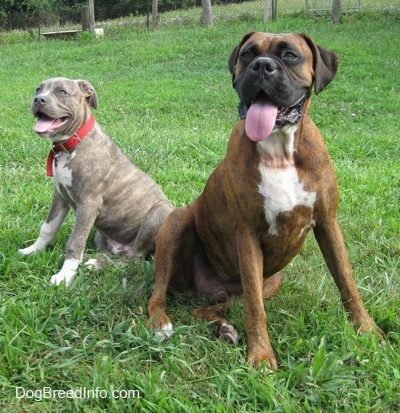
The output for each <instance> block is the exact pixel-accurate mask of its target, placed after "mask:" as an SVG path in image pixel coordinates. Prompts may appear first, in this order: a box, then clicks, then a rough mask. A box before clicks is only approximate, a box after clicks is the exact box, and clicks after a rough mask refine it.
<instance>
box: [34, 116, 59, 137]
mask: <svg viewBox="0 0 400 413" xmlns="http://www.w3.org/2000/svg"><path fill="white" fill-rule="evenodd" d="M54 122H55V119H50V118H48V117H46V116H41V117H40V118H38V120H37V122H36V124H35V132H37V133H45V132H47V131H48V130H49V129H52V128H53V127H54Z"/></svg>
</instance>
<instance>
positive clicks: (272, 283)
mask: <svg viewBox="0 0 400 413" xmlns="http://www.w3.org/2000/svg"><path fill="white" fill-rule="evenodd" d="M282 282H283V273H282V271H279V272H277V273H275V274H274V275H271V276H270V277H267V278H264V279H263V298H266V299H269V298H272V297H273V296H274V295H275V294H276V293H277V292H278V291H279V288H280V287H281V285H282Z"/></svg>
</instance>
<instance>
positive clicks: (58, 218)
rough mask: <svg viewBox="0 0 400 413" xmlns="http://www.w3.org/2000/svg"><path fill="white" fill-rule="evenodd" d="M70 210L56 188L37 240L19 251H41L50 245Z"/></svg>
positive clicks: (28, 252) (30, 252) (24, 253)
mask: <svg viewBox="0 0 400 413" xmlns="http://www.w3.org/2000/svg"><path fill="white" fill-rule="evenodd" d="M68 211H69V206H68V205H67V203H66V202H65V201H64V199H63V198H62V197H61V195H60V194H59V193H58V191H57V190H56V189H55V188H54V190H53V199H52V202H51V206H50V210H49V213H48V214H47V218H46V220H45V222H44V223H43V225H42V227H41V228H40V233H39V236H38V238H37V240H36V241H35V242H34V243H33V244H32V245H30V246H29V247H26V248H22V249H20V250H18V252H19V253H21V254H23V255H29V254H32V253H34V252H36V251H41V250H43V249H45V248H46V247H47V246H49V245H50V244H51V243H52V242H53V240H54V238H55V236H56V235H57V232H58V230H59V229H60V227H61V224H62V223H63V222H64V219H65V217H66V215H67V213H68Z"/></svg>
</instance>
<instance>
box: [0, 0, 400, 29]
mask: <svg viewBox="0 0 400 413" xmlns="http://www.w3.org/2000/svg"><path fill="white" fill-rule="evenodd" d="M272 1H273V2H274V0H272ZM151 2H152V0H124V1H121V2H115V1H111V0H97V1H95V2H94V14H95V22H96V27H103V28H107V27H113V26H115V25H119V26H143V27H146V26H147V27H148V26H149V21H150V19H151ZM60 3H62V2H60ZM212 4H213V5H212V18H213V21H214V22H216V21H218V20H224V19H237V18H241V17H245V16H249V17H250V16H251V17H255V18H257V17H259V18H260V19H261V20H262V19H265V4H266V0H254V1H242V0H212ZM275 4H276V10H275V15H276V17H277V18H278V19H279V16H280V15H284V14H295V13H305V14H318V15H320V14H325V13H326V14H329V13H331V11H332V0H285V1H278V0H275ZM84 6H87V1H84V2H83V3H81V4H76V5H74V6H70V7H67V6H63V5H61V6H58V7H55V8H53V9H51V10H44V9H43V7H41V0H38V1H37V7H36V8H33V9H31V10H30V11H27V12H9V13H1V12H0V32H1V31H11V30H31V31H32V30H35V29H38V30H39V31H40V30H41V31H42V32H43V31H46V30H70V29H81V27H82V8H83V7H84ZM373 10H379V11H383V12H385V11H387V12H399V11H400V0H341V12H342V13H349V12H365V11H373ZM273 12H274V10H273V9H272V10H269V15H270V16H271V14H272V13H273ZM267 17H268V16H267ZM274 17H275V16H274ZM202 18H203V15H202V7H201V0H159V2H158V14H157V24H158V25H159V26H162V25H167V24H170V23H182V24H189V23H199V24H200V23H202Z"/></svg>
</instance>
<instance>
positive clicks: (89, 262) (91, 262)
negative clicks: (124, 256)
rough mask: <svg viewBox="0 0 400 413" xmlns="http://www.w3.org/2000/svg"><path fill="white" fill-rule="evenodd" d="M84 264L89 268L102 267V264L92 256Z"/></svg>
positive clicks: (96, 268)
mask: <svg viewBox="0 0 400 413" xmlns="http://www.w3.org/2000/svg"><path fill="white" fill-rule="evenodd" d="M83 265H84V266H85V267H88V268H89V270H94V271H98V270H100V269H101V264H100V263H99V261H98V260H96V259H95V258H91V259H90V260H87V261H86V262H85V263H84V264H83Z"/></svg>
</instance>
